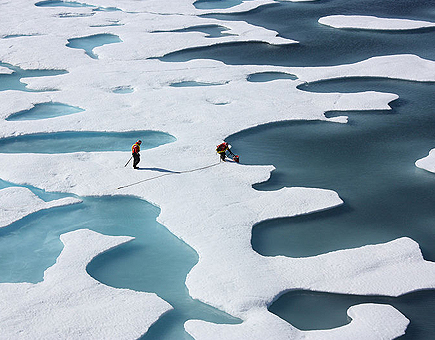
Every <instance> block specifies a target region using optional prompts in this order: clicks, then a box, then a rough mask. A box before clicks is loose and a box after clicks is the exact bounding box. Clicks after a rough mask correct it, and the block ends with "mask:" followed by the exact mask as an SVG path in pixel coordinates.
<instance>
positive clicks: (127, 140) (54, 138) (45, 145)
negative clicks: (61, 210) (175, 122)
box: [0, 131, 175, 153]
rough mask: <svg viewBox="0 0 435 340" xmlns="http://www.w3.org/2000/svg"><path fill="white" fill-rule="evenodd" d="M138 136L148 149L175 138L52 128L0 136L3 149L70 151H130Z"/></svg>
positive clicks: (23, 151)
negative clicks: (60, 130) (25, 133)
mask: <svg viewBox="0 0 435 340" xmlns="http://www.w3.org/2000/svg"><path fill="white" fill-rule="evenodd" d="M138 139H141V140H142V145H141V148H142V149H143V150H144V149H150V148H155V147H157V146H159V145H163V144H166V143H171V142H174V141H175V137H173V136H171V135H169V134H167V133H164V132H159V131H133V132H132V131H129V132H89V131H88V132H80V131H71V132H54V133H40V134H34V135H22V136H16V137H8V138H2V139H0V152H3V153H27V152H28V153H69V152H83V151H85V152H97V151H129V150H130V148H131V145H132V144H133V143H134V142H135V141H136V140H138Z"/></svg>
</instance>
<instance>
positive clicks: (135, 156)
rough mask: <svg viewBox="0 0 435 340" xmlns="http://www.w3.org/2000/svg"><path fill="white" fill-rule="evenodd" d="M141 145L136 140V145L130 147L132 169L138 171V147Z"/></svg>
mask: <svg viewBox="0 0 435 340" xmlns="http://www.w3.org/2000/svg"><path fill="white" fill-rule="evenodd" d="M141 144H142V141H141V140H138V141H137V142H136V143H134V144H133V146H132V147H131V154H132V155H133V168H135V169H139V167H138V166H137V165H138V164H139V162H140V153H139V152H140V145H141Z"/></svg>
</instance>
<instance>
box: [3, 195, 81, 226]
mask: <svg viewBox="0 0 435 340" xmlns="http://www.w3.org/2000/svg"><path fill="white" fill-rule="evenodd" d="M80 202H81V200H80V199H77V198H74V197H65V198H61V199H58V200H54V201H49V202H45V201H43V200H41V199H40V198H39V197H38V196H36V195H34V194H33V193H32V192H31V191H30V190H29V189H26V188H20V187H10V188H6V189H2V190H0V228H3V227H6V226H8V225H9V224H11V223H13V222H15V221H18V220H20V219H22V218H23V217H25V216H27V215H30V214H32V213H34V212H37V211H40V210H44V209H50V208H54V207H62V206H65V205H71V204H76V203H80Z"/></svg>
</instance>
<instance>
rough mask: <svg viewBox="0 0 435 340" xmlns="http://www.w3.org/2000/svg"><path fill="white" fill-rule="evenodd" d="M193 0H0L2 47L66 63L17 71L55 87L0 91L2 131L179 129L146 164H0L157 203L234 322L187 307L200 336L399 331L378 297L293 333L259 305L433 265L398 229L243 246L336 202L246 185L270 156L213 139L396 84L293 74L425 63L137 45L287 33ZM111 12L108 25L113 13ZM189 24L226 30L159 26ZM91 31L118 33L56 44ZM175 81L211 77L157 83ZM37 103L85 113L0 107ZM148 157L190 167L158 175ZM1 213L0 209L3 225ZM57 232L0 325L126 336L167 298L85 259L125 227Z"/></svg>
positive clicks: (74, 188) (27, 334) (413, 276)
mask: <svg viewBox="0 0 435 340" xmlns="http://www.w3.org/2000/svg"><path fill="white" fill-rule="evenodd" d="M193 2H194V1H193V0H177V1H174V2H171V4H170V6H169V5H168V4H167V3H166V2H164V1H161V0H153V1H131V0H117V1H115V0H97V1H93V2H92V4H93V5H96V6H101V7H117V8H119V9H121V10H122V11H116V12H104V11H100V12H92V9H91V8H63V7H53V8H49V7H36V6H34V3H33V2H32V1H26V0H13V1H12V0H11V1H7V0H5V1H2V2H1V3H0V13H1V14H0V15H1V18H0V20H1V23H2V24H1V25H0V36H3V37H5V36H8V35H22V36H17V37H14V38H9V39H0V61H2V62H6V63H10V64H12V65H15V66H20V67H21V68H24V69H28V68H42V69H63V70H67V71H68V73H67V74H63V75H58V76H50V77H37V78H27V79H23V80H22V81H24V82H25V83H27V84H28V88H29V89H34V90H48V89H56V90H57V91H45V92H22V91H3V92H0V119H3V120H1V121H0V137H10V136H17V135H25V134H33V133H42V132H54V131H70V130H75V131H132V130H144V129H147V130H158V131H164V132H168V133H170V134H171V135H173V136H175V137H176V138H177V141H176V142H174V143H171V144H166V145H162V146H159V147H157V148H155V149H150V150H144V151H142V152H141V154H142V162H141V164H140V165H141V166H142V167H144V168H146V169H148V170H144V171H134V170H132V169H131V168H125V167H124V164H125V162H126V161H127V160H128V158H129V157H130V153H129V151H128V150H126V152H91V153H85V152H78V153H70V154H56V155H53V154H0V178H2V179H4V180H7V181H10V182H13V183H18V184H31V185H33V186H35V187H39V188H42V189H45V190H47V191H60V192H70V193H74V194H77V195H80V196H86V195H134V196H137V197H140V198H143V199H145V200H147V201H149V202H151V203H153V204H155V205H156V206H159V207H160V208H161V214H160V216H159V217H158V221H159V222H160V223H162V224H163V225H164V226H165V227H167V228H168V229H169V230H170V231H171V232H172V233H174V234H175V235H176V236H178V237H179V238H180V239H182V240H183V241H185V242H186V243H188V244H189V245H190V246H192V247H193V248H194V249H195V250H196V251H197V252H198V254H199V262H198V264H197V265H196V266H195V267H194V268H193V270H192V271H191V272H190V273H189V275H188V277H187V281H186V285H187V287H188V289H189V292H190V294H191V295H192V297H193V298H197V299H200V300H201V301H204V302H206V303H208V304H210V305H213V306H215V307H218V308H220V309H222V310H224V311H226V312H228V313H230V314H232V315H234V316H237V317H239V318H241V319H242V320H243V321H244V322H243V323H242V324H240V325H215V324H211V323H208V322H203V321H188V322H187V323H186V329H187V331H188V332H189V333H190V334H192V335H193V336H194V337H195V339H197V340H201V339H204V340H210V339H212V336H214V335H215V336H216V337H215V338H216V339H241V340H242V339H264V338H269V339H299V338H303V337H304V338H308V339H319V338H322V339H328V338H331V339H332V338H334V339H345V338H352V339H375V338H376V339H391V338H394V337H397V336H399V335H400V334H403V332H404V329H405V328H406V325H407V323H408V321H407V320H406V318H405V317H404V316H403V315H402V314H400V313H399V312H398V311H397V310H395V309H394V308H393V307H390V306H384V305H376V304H364V305H359V306H354V307H352V308H350V309H349V316H350V317H352V319H353V321H352V322H351V323H350V324H349V325H347V326H344V327H340V328H336V329H334V330H328V331H310V332H303V331H300V330H298V329H296V328H294V327H293V326H291V325H290V324H288V323H287V322H285V321H283V320H281V319H280V318H278V317H276V316H275V315H273V314H272V313H270V312H268V310H267V306H268V305H269V304H270V303H272V302H273V301H274V300H275V299H276V298H277V297H278V296H279V295H280V294H283V293H284V292H286V291H288V290H292V289H311V290H316V291H326V292H336V293H349V294H382V295H390V296H397V295H400V294H404V293H407V292H411V291H415V290H418V289H423V288H435V265H434V263H432V262H429V261H425V260H424V259H423V257H422V255H421V251H420V249H419V246H418V244H416V243H415V242H414V241H412V240H410V239H408V238H401V239H398V240H394V241H392V242H389V243H386V244H380V245H369V246H365V247H361V248H358V249H349V250H342V251H337V252H331V253H328V254H323V255H319V256H314V257H308V258H303V259H297V258H288V257H282V256H277V257H264V256H261V255H259V254H258V253H256V252H255V251H253V249H252V247H251V244H250V238H251V230H252V226H253V225H254V224H255V223H259V222H260V221H263V220H267V219H272V218H277V217H285V216H295V215H301V214H307V213H311V212H314V211H320V210H324V209H328V208H331V207H334V206H337V205H340V204H342V200H341V199H340V197H339V196H338V194H337V193H335V192H333V191H330V190H325V189H310V188H283V189H281V190H277V191H267V192H262V191H257V190H254V189H253V188H252V184H254V183H259V182H262V181H266V180H268V178H269V176H270V172H271V171H272V170H273V167H272V166H247V165H243V164H236V163H231V162H225V163H219V160H218V157H217V155H216V154H215V152H214V150H215V146H216V145H217V144H219V143H220V142H221V141H222V140H223V139H224V138H225V137H227V136H228V135H230V134H233V133H235V132H238V131H241V130H243V129H248V128H250V127H254V126H257V125H260V124H266V123H270V122H275V121H285V120H325V121H331V124H333V123H334V122H345V121H346V117H345V116H342V117H339V118H334V119H327V118H326V117H325V115H324V113H325V112H326V111H330V110H343V111H345V110H361V109H364V110H373V109H389V106H388V103H389V102H391V101H392V100H394V99H396V98H397V95H396V94H392V93H379V92H372V91H371V92H363V93H343V94H342V93H309V92H304V91H300V90H298V89H297V88H296V86H297V85H299V84H302V83H304V82H307V81H315V80H321V79H331V78H342V77H351V76H352V77H354V76H373V77H389V78H397V79H406V80H413V81H429V80H430V81H435V63H434V62H432V61H429V60H424V59H422V58H419V57H417V56H413V55H397V56H380V57H375V58H370V59H368V60H365V61H362V62H359V63H355V64H349V65H340V66H333V67H307V68H301V67H275V66H267V65H266V66H254V65H240V66H229V65H225V64H224V63H222V62H218V61H212V60H192V61H189V62H180V63H175V62H172V63H164V62H161V61H159V60H158V59H148V58H152V57H159V56H162V55H164V54H166V53H169V52H173V51H177V50H179V49H184V48H193V47H200V46H209V45H213V44H218V43H222V42H235V41H240V42H243V41H264V42H267V43H269V44H283V43H296V42H295V41H293V40H289V39H283V38H280V37H277V35H276V32H273V31H269V30H266V29H264V28H260V27H255V26H253V25H250V24H247V23H240V22H230V21H228V22H227V21H220V20H217V19H211V18H206V17H200V16H199V14H204V13H213V12H237V11H244V10H247V9H253V8H256V7H258V6H260V5H262V4H264V3H270V2H271V1H255V0H253V1H246V2H243V3H242V4H241V5H239V6H235V7H234V8H230V9H226V10H198V9H196V8H195V7H194V6H193V5H192V4H193ZM23 18H26V20H23ZM17 23H20V24H19V25H17ZM113 23H117V24H120V26H110V25H111V24H113ZM200 25H220V26H224V27H226V28H228V29H229V33H231V34H233V35H232V36H223V37H219V38H206V35H205V34H204V33H200V32H188V33H174V32H170V31H174V30H178V29H182V28H186V27H192V26H200ZM376 25H378V23H376ZM374 28H376V27H374ZM157 31H159V33H157ZM160 31H165V32H160ZM102 33H107V34H113V35H118V36H119V37H120V39H121V40H122V42H120V43H116V44H107V45H104V46H100V47H97V48H95V53H96V54H97V55H98V57H99V59H97V60H95V59H91V58H90V57H88V56H87V55H86V54H85V53H84V51H83V50H80V49H71V48H68V47H66V44H67V42H68V39H70V38H77V37H85V36H90V35H95V34H102ZM2 72H3V71H2ZM256 72H285V73H289V74H295V75H296V76H297V77H298V79H296V80H290V79H281V80H275V81H270V82H263V83H253V82H248V81H247V77H248V76H249V75H250V74H252V73H256ZM181 81H196V82H202V83H212V84H214V83H219V84H222V85H219V86H201V87H184V88H183V87H181V88H180V87H171V86H169V85H170V84H173V83H178V82H181ZM119 86H129V87H131V88H132V89H134V91H133V92H132V93H127V94H114V93H113V92H112V89H113V88H116V87H119ZM48 101H53V102H60V103H64V104H68V105H73V106H78V107H82V108H84V109H85V111H84V112H80V113H77V114H72V115H68V116H63V117H56V118H52V119H41V120H39V121H22V122H15V121H6V120H5V118H6V117H8V116H9V115H11V114H13V113H15V112H18V111H22V110H25V109H29V108H31V107H32V106H33V105H35V104H37V103H43V102H48ZM138 137H139V138H140V136H138ZM60 147H61V145H60ZM235 151H236V150H235ZM240 156H241V161H242V163H243V155H240ZM11 164H20V167H12V166H11ZM204 167H207V168H204ZM202 168H204V169H202ZM153 169H155V170H153ZM158 169H165V170H173V171H178V172H181V171H186V172H184V173H179V174H169V175H165V176H161V175H162V173H161V172H160V171H159V170H158ZM194 169H198V170H196V171H191V172H187V171H190V170H194ZM147 179H149V180H147ZM135 183H137V184H135ZM122 186H124V188H122V189H117V188H119V187H122ZM14 192H15V193H17V191H14ZM24 192H25V191H23V195H26V194H25V193H24ZM12 215H13V216H14V217H13V218H12V219H11V218H9V220H15V219H17V218H19V216H21V215H22V213H20V212H19V210H18V209H17V210H15V211H14V212H13V213H12ZM222 216H225V218H222ZM9 220H8V219H6V218H4V219H3V217H2V221H1V225H4V226H5V225H7V224H8V223H10V222H8V221H9ZM61 238H62V241H63V242H64V243H65V249H64V251H63V252H62V254H61V255H60V257H59V258H58V261H57V263H56V264H55V265H54V266H53V267H51V268H49V269H48V270H47V271H46V272H45V276H44V281H43V282H41V283H38V284H36V285H34V284H28V283H20V284H12V283H11V284H1V285H0V295H1V301H2V302H1V306H0V307H1V311H0V325H1V329H2V334H1V335H0V337H3V338H17V337H18V336H19V335H20V336H19V337H21V338H33V337H34V336H35V335H39V336H40V337H44V338H62V337H64V338H69V339H72V338H105V339H110V338H116V339H119V338H122V339H132V338H137V337H138V336H139V335H140V334H143V333H144V332H146V330H147V329H148V327H149V326H150V325H151V324H152V323H153V322H155V321H156V319H157V318H158V317H159V316H160V315H161V314H162V313H164V312H165V311H167V310H169V308H170V307H169V305H168V304H166V303H164V302H163V301H162V300H161V299H159V298H158V297H156V296H155V295H153V294H146V293H139V292H132V291H129V290H122V289H114V288H110V287H107V286H105V285H103V284H100V283H98V282H96V281H95V280H93V279H92V278H90V277H89V276H88V275H87V274H86V273H85V267H86V264H87V263H88V262H89V261H90V260H91V259H92V258H93V257H94V256H96V255H97V254H98V253H100V252H103V251H105V250H107V249H108V248H111V247H114V246H116V245H118V244H120V243H122V242H125V241H127V240H129V239H130V238H128V237H125V238H122V237H121V238H119V237H116V238H113V237H107V236H103V235H99V234H96V233H93V232H90V231H86V230H79V231H75V232H71V233H68V234H64V235H62V236H61ZM393 283H394V284H393ZM20 331H22V333H20ZM212 334H213V335H212ZM266 334H267V337H266V336H265V335H266Z"/></svg>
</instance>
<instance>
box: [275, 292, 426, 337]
mask: <svg viewBox="0 0 435 340" xmlns="http://www.w3.org/2000/svg"><path fill="white" fill-rule="evenodd" d="M361 303H380V304H388V305H392V306H394V307H395V308H396V309H398V310H400V311H401V312H402V313H403V314H405V315H406V316H408V318H409V315H411V316H412V315H418V316H419V317H418V318H411V323H410V324H409V326H408V328H407V330H406V334H405V335H404V336H402V337H400V339H425V340H428V339H433V337H434V334H435V324H434V322H433V320H434V316H435V315H434V314H435V313H434V308H433V306H434V305H435V294H433V292H432V291H421V292H416V293H412V294H406V295H403V296H401V297H398V298H388V297H382V296H370V297H368V296H357V295H340V294H326V293H316V292H290V293H287V294H285V295H283V296H281V297H280V298H279V299H278V300H277V301H275V302H274V304H273V305H272V306H271V307H270V311H271V312H272V313H275V314H277V315H279V316H280V317H281V318H283V319H285V320H287V321H288V322H290V323H291V324H293V325H294V326H296V327H297V328H299V329H303V330H313V329H329V328H334V327H340V326H343V325H345V324H347V323H348V322H350V320H348V317H347V314H346V311H347V309H348V308H349V307H350V306H353V305H357V304H361Z"/></svg>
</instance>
